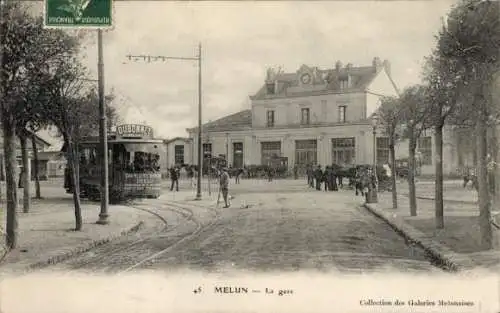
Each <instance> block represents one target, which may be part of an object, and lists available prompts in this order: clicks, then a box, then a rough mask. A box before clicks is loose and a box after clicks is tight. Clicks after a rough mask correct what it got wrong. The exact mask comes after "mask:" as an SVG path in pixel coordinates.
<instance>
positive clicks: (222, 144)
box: [193, 124, 373, 167]
mask: <svg viewBox="0 0 500 313" xmlns="http://www.w3.org/2000/svg"><path fill="white" fill-rule="evenodd" d="M346 137H354V138H355V144H356V163H360V164H366V163H371V160H373V151H372V150H373V145H372V144H371V143H372V142H373V135H372V133H371V126H370V125H366V124H357V125H352V124H346V125H339V126H330V127H308V128H297V129H261V130H253V131H237V132H232V133H225V132H220V133H216V132H213V133H210V134H208V135H205V136H204V139H203V143H211V144H212V154H213V155H220V154H222V155H227V154H228V162H229V164H232V163H233V145H232V144H233V143H234V142H242V143H243V160H244V164H245V165H250V164H260V163H261V143H262V142H268V141H279V142H281V152H282V155H281V156H283V157H287V158H288V164H289V166H290V167H292V166H294V164H295V141H296V140H311V139H314V140H317V160H318V164H322V165H325V164H330V163H331V162H332V138H346ZM193 144H194V145H195V147H196V145H197V138H196V137H195V138H193ZM193 156H194V158H195V159H196V157H197V151H196V149H195V151H194V155H193Z"/></svg>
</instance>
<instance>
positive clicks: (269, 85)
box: [266, 80, 276, 95]
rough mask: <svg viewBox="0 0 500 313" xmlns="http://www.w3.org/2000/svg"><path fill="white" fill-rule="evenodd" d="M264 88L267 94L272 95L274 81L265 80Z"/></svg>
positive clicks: (274, 87)
mask: <svg viewBox="0 0 500 313" xmlns="http://www.w3.org/2000/svg"><path fill="white" fill-rule="evenodd" d="M266 88H267V89H266V90H267V94H268V95H274V93H275V90H276V82H274V81H272V80H266Z"/></svg>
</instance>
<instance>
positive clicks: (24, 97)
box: [0, 1, 71, 249]
mask: <svg viewBox="0 0 500 313" xmlns="http://www.w3.org/2000/svg"><path fill="white" fill-rule="evenodd" d="M0 20H1V22H0V43H1V47H2V51H1V59H2V62H1V65H0V83H1V92H2V103H1V109H0V110H1V120H2V130H3V137H4V155H5V170H6V185H7V188H6V189H7V223H6V224H7V225H6V234H7V236H6V243H7V246H8V248H9V249H13V248H15V247H16V245H17V215H16V211H17V186H16V167H17V165H16V163H17V162H16V145H15V141H16V136H17V135H20V134H21V135H22V136H24V128H23V127H21V126H20V125H19V123H18V122H19V120H20V119H21V117H22V115H19V110H24V109H25V108H26V107H27V106H28V105H29V104H30V102H29V101H28V99H29V98H30V95H31V94H32V91H31V88H32V87H33V86H36V84H34V85H33V82H36V79H34V78H35V76H33V75H34V73H35V72H37V71H36V69H37V68H39V67H43V66H44V65H45V64H47V63H50V62H51V61H52V59H54V58H55V57H58V56H59V55H60V48H61V47H67V45H66V44H67V42H68V40H69V41H71V38H69V37H68V36H65V35H64V33H63V32H62V31H56V30H47V29H44V28H43V20H42V18H41V17H38V18H36V17H33V16H32V15H31V14H30V13H29V12H28V10H27V9H26V7H24V6H23V5H22V4H21V3H19V2H14V1H8V2H6V3H5V4H3V5H2V6H1V14H0ZM21 142H22V140H21ZM23 159H24V163H25V166H26V158H23ZM25 192H28V196H26V195H25V201H29V190H25ZM24 209H25V211H26V210H27V209H29V203H28V205H26V203H25V206H24Z"/></svg>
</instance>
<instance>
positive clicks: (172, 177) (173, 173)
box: [170, 166, 179, 191]
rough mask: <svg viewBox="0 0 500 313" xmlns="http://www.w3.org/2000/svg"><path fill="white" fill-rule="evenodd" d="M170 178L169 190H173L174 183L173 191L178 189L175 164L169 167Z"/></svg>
mask: <svg viewBox="0 0 500 313" xmlns="http://www.w3.org/2000/svg"><path fill="white" fill-rule="evenodd" d="M170 180H171V181H172V184H171V185H170V191H173V190H174V185H175V191H179V169H178V168H177V166H174V167H172V168H171V169H170Z"/></svg>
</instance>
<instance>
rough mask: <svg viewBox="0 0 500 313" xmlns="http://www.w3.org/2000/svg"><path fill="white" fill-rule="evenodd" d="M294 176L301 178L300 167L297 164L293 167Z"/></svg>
mask: <svg viewBox="0 0 500 313" xmlns="http://www.w3.org/2000/svg"><path fill="white" fill-rule="evenodd" d="M293 177H294V179H299V169H298V167H297V165H295V166H294V167H293Z"/></svg>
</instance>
